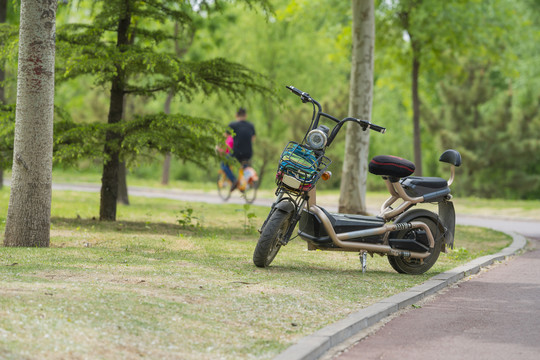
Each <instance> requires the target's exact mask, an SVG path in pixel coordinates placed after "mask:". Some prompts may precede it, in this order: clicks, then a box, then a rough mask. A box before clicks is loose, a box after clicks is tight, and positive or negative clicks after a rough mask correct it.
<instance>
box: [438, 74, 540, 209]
mask: <svg viewBox="0 0 540 360" xmlns="http://www.w3.org/2000/svg"><path fill="white" fill-rule="evenodd" d="M464 72H465V74H466V78H465V79H464V80H454V81H448V82H446V83H444V84H442V85H441V88H440V94H441V100H442V101H443V107H442V110H441V114H440V116H439V122H438V126H437V127H435V128H434V129H433V130H434V131H437V132H438V133H439V135H440V139H441V143H442V145H443V147H445V148H456V149H458V150H459V151H460V152H461V153H462V156H463V169H461V171H459V173H458V176H459V181H458V182H457V183H456V186H457V189H459V190H461V191H462V192H463V193H464V194H466V195H473V194H474V195H476V196H481V197H488V198H491V197H506V198H533V197H537V196H538V194H539V193H538V186H539V185H540V173H538V163H537V162H535V161H534V160H533V159H534V157H531V155H533V154H537V153H539V152H540V141H539V140H538V134H540V113H539V110H538V109H539V107H540V97H539V96H538V95H536V97H535V96H533V95H532V94H531V95H530V98H529V99H528V100H527V101H526V103H523V104H515V99H514V96H513V94H512V92H509V91H508V90H507V89H498V88H497V84H494V82H496V81H497V76H496V75H497V73H496V71H493V70H491V69H490V68H489V67H488V66H486V65H484V66H482V65H475V64H468V65H466V67H465V68H464ZM535 93H537V92H536V91H535Z"/></svg>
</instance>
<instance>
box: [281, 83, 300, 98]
mask: <svg viewBox="0 0 540 360" xmlns="http://www.w3.org/2000/svg"><path fill="white" fill-rule="evenodd" d="M285 87H286V88H287V89H289V90H291V91H292V93H293V94H294V95H297V96H302V94H303V93H304V92H303V91H300V90H298V89H297V88H295V87H294V86H291V85H289V86H285Z"/></svg>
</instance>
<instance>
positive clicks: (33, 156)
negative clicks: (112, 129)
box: [4, 0, 56, 247]
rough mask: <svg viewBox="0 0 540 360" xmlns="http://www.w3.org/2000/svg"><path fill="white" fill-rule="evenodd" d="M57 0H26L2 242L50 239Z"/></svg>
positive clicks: (46, 243) (43, 244)
mask: <svg viewBox="0 0 540 360" xmlns="http://www.w3.org/2000/svg"><path fill="white" fill-rule="evenodd" d="M55 22H56V1H55V0H47V1H36V0H33V1H31V0H23V1H22V2H21V17H20V28H19V69H18V76H17V109H16V114H15V142H14V149H13V167H12V179H11V194H10V198H9V207H8V214H7V220H6V230H5V238H4V245H6V246H31V247H36V246H39V247H47V246H49V243H50V219H51V194H52V189H51V185H52V151H53V116H54V57H55V32H56V25H55Z"/></svg>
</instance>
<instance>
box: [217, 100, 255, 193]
mask: <svg viewBox="0 0 540 360" xmlns="http://www.w3.org/2000/svg"><path fill="white" fill-rule="evenodd" d="M229 127H230V128H231V129H232V130H233V131H234V136H233V148H232V156H233V157H234V158H236V160H238V161H239V162H240V164H242V166H243V167H244V168H246V167H247V166H249V165H250V162H251V157H252V156H253V140H254V139H255V126H253V124H252V123H250V122H249V121H247V112H246V109H244V108H240V109H238V111H237V112H236V121H233V122H231V123H230V124H229ZM227 167H228V165H227ZM224 170H225V173H226V174H227V176H228V177H229V179H230V180H231V181H232V183H233V189H234V188H236V186H237V185H238V179H236V177H235V176H234V174H233V173H232V171H230V168H229V169H228V171H227V170H226V169H224ZM231 176H232V177H231Z"/></svg>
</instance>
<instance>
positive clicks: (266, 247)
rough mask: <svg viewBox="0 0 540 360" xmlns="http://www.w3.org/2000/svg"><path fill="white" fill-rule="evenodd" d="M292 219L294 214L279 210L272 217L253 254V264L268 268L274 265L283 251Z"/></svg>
mask: <svg viewBox="0 0 540 360" xmlns="http://www.w3.org/2000/svg"><path fill="white" fill-rule="evenodd" d="M291 219H292V214H290V213H287V212H285V211H282V210H279V209H276V210H275V211H274V212H273V213H272V214H271V215H270V218H269V219H268V221H267V223H266V225H265V226H264V229H263V231H262V233H261V236H260V237H259V241H258V242H257V246H256V247H255V251H254V252H253V263H254V264H255V265H256V266H258V267H267V266H269V265H270V263H272V261H273V260H274V258H275V257H276V255H277V253H278V252H279V249H281V245H282V242H281V241H282V240H283V239H284V237H285V236H286V235H287V230H288V229H289V225H290V223H291ZM285 240H286V239H285Z"/></svg>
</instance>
